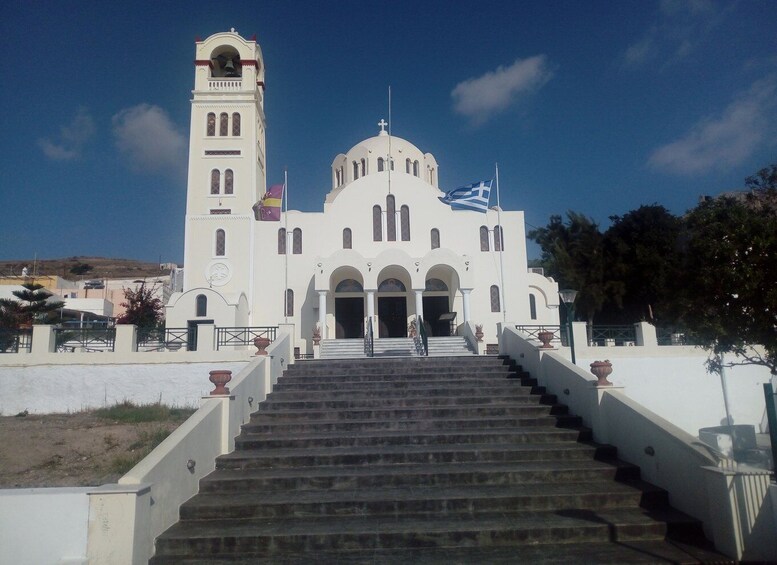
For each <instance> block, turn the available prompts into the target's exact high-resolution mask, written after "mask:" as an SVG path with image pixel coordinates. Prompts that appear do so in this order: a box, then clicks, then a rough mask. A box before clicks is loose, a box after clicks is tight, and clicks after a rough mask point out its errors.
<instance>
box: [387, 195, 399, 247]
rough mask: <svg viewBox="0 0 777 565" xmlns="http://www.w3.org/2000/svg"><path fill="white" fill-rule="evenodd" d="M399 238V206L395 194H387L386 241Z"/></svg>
mask: <svg viewBox="0 0 777 565" xmlns="http://www.w3.org/2000/svg"><path fill="white" fill-rule="evenodd" d="M396 240H397V208H396V204H395V202H394V195H393V194H389V195H388V196H386V241H396Z"/></svg>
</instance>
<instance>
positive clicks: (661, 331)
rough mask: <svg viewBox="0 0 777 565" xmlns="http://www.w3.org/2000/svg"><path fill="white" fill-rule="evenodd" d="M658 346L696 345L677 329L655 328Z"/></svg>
mask: <svg viewBox="0 0 777 565" xmlns="http://www.w3.org/2000/svg"><path fill="white" fill-rule="evenodd" d="M656 340H657V341H658V345H697V343H695V340H693V339H692V338H691V337H690V336H688V335H687V334H685V333H683V332H682V331H680V330H678V329H677V328H656Z"/></svg>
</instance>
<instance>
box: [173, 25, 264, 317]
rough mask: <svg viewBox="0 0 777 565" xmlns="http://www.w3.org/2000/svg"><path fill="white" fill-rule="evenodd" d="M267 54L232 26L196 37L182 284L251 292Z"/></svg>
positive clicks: (260, 192)
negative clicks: (225, 29) (254, 210)
mask: <svg viewBox="0 0 777 565" xmlns="http://www.w3.org/2000/svg"><path fill="white" fill-rule="evenodd" d="M263 95H264V60H263V58H262V52H261V49H260V48H259V45H258V44H257V43H256V41H255V38H252V39H250V40H246V39H244V38H243V37H241V36H240V35H239V34H238V33H237V32H236V31H235V30H234V28H233V29H232V30H230V31H228V32H223V33H217V34H214V35H211V36H210V37H208V38H207V39H205V40H204V41H201V40H199V39H198V40H197V42H196V55H195V61H194V90H193V91H192V100H191V103H192V113H191V131H190V135H189V173H188V182H187V196H186V232H185V242H184V291H186V290H189V289H192V288H198V287H205V288H208V287H209V288H213V289H214V290H218V291H219V292H220V293H222V294H223V295H224V294H232V295H239V294H240V293H245V295H246V298H247V299H248V300H249V304H250V303H251V294H252V288H251V287H252V285H251V280H250V277H251V273H252V272H253V264H252V262H253V257H252V253H251V250H252V242H253V239H254V229H255V228H254V222H255V220H254V214H253V211H252V206H253V205H254V203H256V202H257V201H258V200H259V199H260V198H261V197H262V195H263V194H264V192H265V190H266V160H265V158H266V157H265V155H266V153H265V127H266V124H265V115H264V96H263Z"/></svg>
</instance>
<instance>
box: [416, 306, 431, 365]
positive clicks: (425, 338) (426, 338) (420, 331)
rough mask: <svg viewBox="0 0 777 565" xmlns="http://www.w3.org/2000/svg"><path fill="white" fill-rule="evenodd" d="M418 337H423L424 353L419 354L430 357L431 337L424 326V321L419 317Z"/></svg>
mask: <svg viewBox="0 0 777 565" xmlns="http://www.w3.org/2000/svg"><path fill="white" fill-rule="evenodd" d="M418 335H419V336H420V337H421V345H422V347H423V351H421V352H419V353H421V354H422V355H424V356H425V357H428V356H429V336H428V335H426V327H425V326H424V319H423V318H422V317H421V316H418Z"/></svg>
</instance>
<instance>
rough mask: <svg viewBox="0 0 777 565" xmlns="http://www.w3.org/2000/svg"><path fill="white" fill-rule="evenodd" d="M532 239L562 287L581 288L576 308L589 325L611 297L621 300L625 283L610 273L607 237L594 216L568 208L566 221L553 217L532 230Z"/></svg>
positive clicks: (559, 217) (552, 274) (551, 273)
mask: <svg viewBox="0 0 777 565" xmlns="http://www.w3.org/2000/svg"><path fill="white" fill-rule="evenodd" d="M529 238H531V239H533V240H534V241H535V242H537V243H538V244H539V246H540V248H541V249H542V262H543V265H544V267H545V270H546V274H547V275H549V276H552V277H554V278H555V279H556V280H557V281H558V282H559V286H560V287H561V288H574V289H576V290H578V291H579V292H578V295H577V300H576V301H575V311H576V312H579V313H581V314H582V315H583V316H584V317H585V319H586V321H587V322H588V324H589V326H590V325H591V324H593V320H594V315H595V314H596V313H597V312H599V311H600V310H601V309H602V306H603V305H604V303H605V301H606V300H607V299H608V298H609V299H611V300H613V301H614V302H616V303H619V300H620V296H621V295H622V292H623V288H622V284H621V283H619V282H618V281H616V280H614V279H612V278H611V277H610V275H609V271H608V266H607V263H606V260H605V255H604V236H603V235H602V232H601V231H599V226H598V225H597V224H596V223H595V222H594V221H593V220H592V219H591V218H588V217H586V216H584V215H583V214H578V213H577V212H572V211H569V212H567V222H566V223H564V222H563V221H562V219H561V216H551V218H550V222H549V223H548V225H547V226H546V227H544V228H537V229H535V230H532V231H530V232H529Z"/></svg>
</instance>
